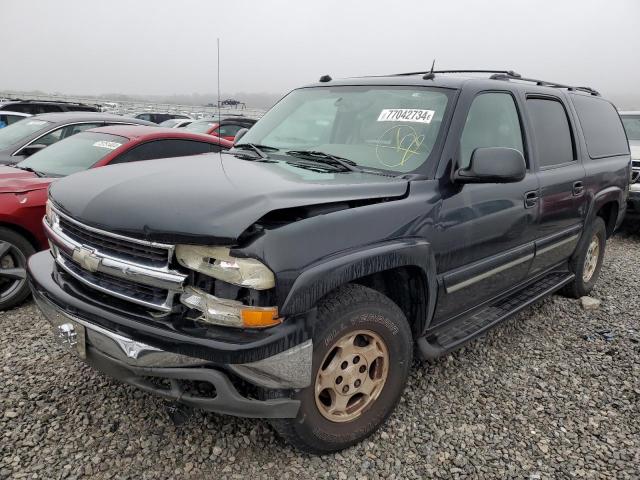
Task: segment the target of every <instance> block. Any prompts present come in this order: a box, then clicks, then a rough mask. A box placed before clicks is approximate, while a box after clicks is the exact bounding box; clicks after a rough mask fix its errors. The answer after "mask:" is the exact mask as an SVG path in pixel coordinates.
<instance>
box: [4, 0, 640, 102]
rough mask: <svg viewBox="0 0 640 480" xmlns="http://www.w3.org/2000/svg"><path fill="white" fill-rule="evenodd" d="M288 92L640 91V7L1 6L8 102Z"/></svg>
mask: <svg viewBox="0 0 640 480" xmlns="http://www.w3.org/2000/svg"><path fill="white" fill-rule="evenodd" d="M217 37H220V39H221V50H222V53H221V65H222V68H221V84H222V86H221V89H222V90H223V92H274V93H283V92H286V91H287V90H289V89H291V88H293V87H296V86H298V85H301V84H305V83H309V82H313V81H316V80H317V79H318V77H319V76H320V75H322V74H324V73H329V74H331V75H332V76H333V77H334V78H335V77H344V76H357V75H366V74H381V73H390V72H402V71H415V70H421V69H425V68H427V67H428V66H430V65H431V61H432V59H434V58H435V59H436V66H437V67H439V68H479V67H484V68H493V69H500V68H509V69H514V70H516V71H518V72H520V73H522V74H523V75H529V76H533V77H541V78H544V79H550V80H553V81H557V82H567V83H572V84H580V85H589V86H592V87H594V88H596V89H598V90H601V91H602V92H603V93H605V94H608V95H620V94H624V95H627V94H629V95H632V96H635V95H636V94H635V93H634V91H637V90H639V89H640V61H639V58H638V55H639V53H640V0H608V1H604V0H598V1H595V0H593V1H590V0H553V1H548V0H536V1H517V0H500V1H497V0H491V1H488V0H487V1H472V0H448V1H446V2H435V1H428V0H416V1H413V0H412V1H403V0H393V1H381V0H367V1H353V0H315V1H300V0H278V1H275V0H269V1H266V0H265V1H248V0H232V1H225V2H221V1H216V0H180V1H168V0H164V1H162V0H125V1H123V0H109V1H101V2H98V1H87V0H64V1H51V0H0V45H1V46H2V47H1V52H2V54H1V55H0V65H1V66H2V68H1V71H2V73H1V74H0V90H2V89H13V90H32V89H34V90H35V89H37V90H42V91H46V92H53V91H58V92H63V93H74V94H101V93H115V92H117V93H125V94H154V95H156V94H174V93H176V94H185V93H186V94H190V93H209V92H215V91H216V88H217V85H216V83H217V82H216V38H217Z"/></svg>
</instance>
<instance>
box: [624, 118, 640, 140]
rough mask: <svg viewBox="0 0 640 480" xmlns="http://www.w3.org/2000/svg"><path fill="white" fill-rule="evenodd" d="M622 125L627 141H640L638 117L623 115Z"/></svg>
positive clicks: (639, 119)
mask: <svg viewBox="0 0 640 480" xmlns="http://www.w3.org/2000/svg"><path fill="white" fill-rule="evenodd" d="M621 118H622V124H623V125H624V129H625V131H626V132H627V138H628V139H629V140H640V115H623V116H622V117H621Z"/></svg>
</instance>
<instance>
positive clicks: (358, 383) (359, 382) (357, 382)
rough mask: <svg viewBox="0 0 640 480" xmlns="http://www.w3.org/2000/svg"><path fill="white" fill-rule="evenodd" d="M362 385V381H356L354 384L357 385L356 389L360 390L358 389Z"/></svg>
mask: <svg viewBox="0 0 640 480" xmlns="http://www.w3.org/2000/svg"><path fill="white" fill-rule="evenodd" d="M361 383H362V382H361V381H360V379H358V380H356V381H355V382H354V385H355V387H356V388H358V387H359V386H360V384H361Z"/></svg>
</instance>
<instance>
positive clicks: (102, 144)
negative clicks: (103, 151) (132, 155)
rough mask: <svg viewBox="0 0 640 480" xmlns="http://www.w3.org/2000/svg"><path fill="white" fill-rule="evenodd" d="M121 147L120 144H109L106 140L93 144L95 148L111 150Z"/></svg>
mask: <svg viewBox="0 0 640 480" xmlns="http://www.w3.org/2000/svg"><path fill="white" fill-rule="evenodd" d="M120 145H122V144H121V143H118V142H108V141H106V140H100V141H99V142H96V143H94V144H93V146H94V147H100V148H108V149H109V150H115V149H116V148H118V147H119V146H120Z"/></svg>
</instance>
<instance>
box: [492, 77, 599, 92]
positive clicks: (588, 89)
mask: <svg viewBox="0 0 640 480" xmlns="http://www.w3.org/2000/svg"><path fill="white" fill-rule="evenodd" d="M489 78H491V79H492V80H519V81H521V82H532V83H535V84H536V85H539V86H541V87H552V88H566V89H567V90H569V91H578V92H585V93H588V94H590V95H593V96H595V97H599V96H600V93H599V92H598V91H597V90H594V89H593V88H591V87H574V86H571V85H563V84H562V83H557V82H549V81H547V80H537V79H535V78H523V77H522V76H521V75H518V76H514V75H510V74H509V73H508V72H507V73H504V72H498V73H494V74H493V75H491V77H489Z"/></svg>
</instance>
